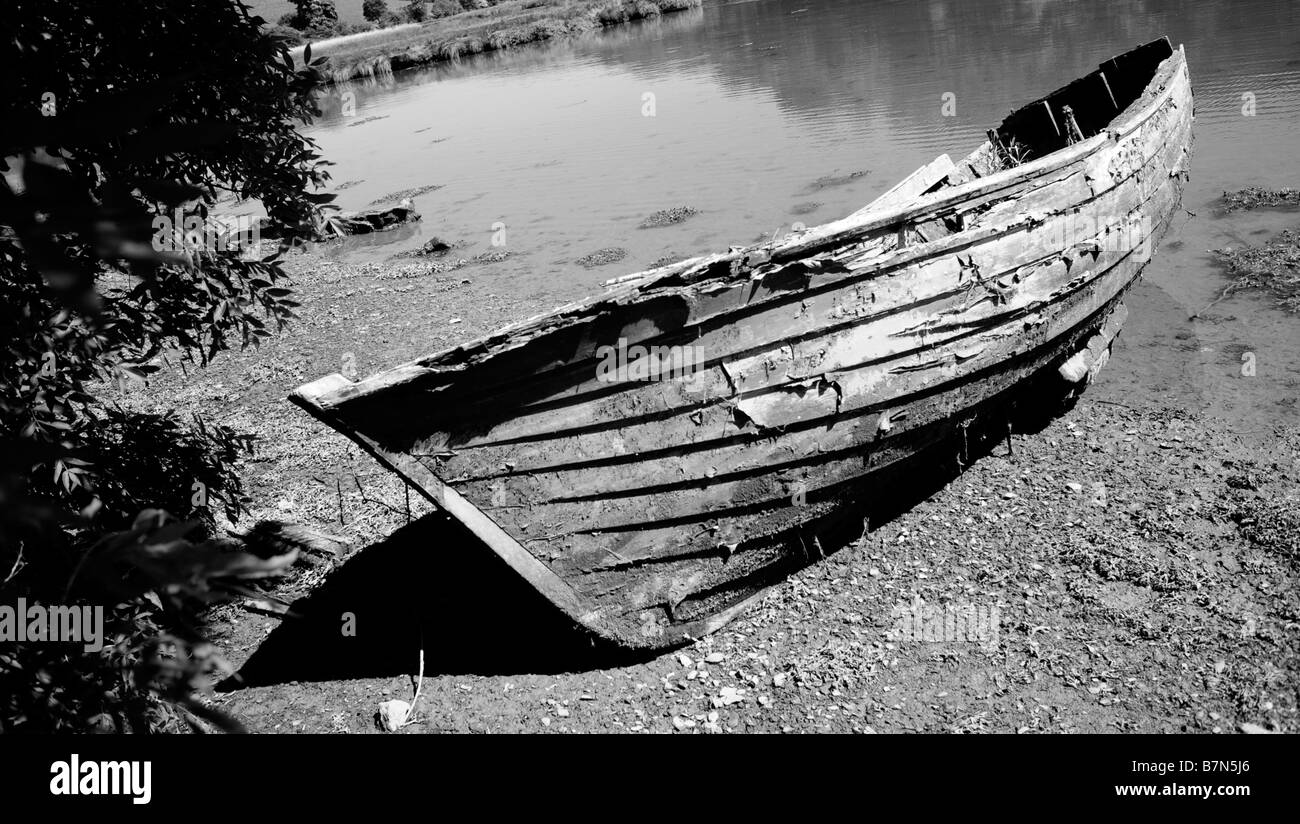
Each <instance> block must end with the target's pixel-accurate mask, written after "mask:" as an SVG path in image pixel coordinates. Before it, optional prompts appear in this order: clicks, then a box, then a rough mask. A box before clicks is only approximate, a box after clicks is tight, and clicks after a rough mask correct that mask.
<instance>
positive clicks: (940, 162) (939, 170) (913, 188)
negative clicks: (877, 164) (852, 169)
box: [849, 154, 957, 220]
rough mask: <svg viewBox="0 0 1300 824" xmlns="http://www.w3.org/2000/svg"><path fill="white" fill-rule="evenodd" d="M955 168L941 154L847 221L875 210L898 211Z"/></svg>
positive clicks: (850, 216) (950, 160) (950, 161)
mask: <svg viewBox="0 0 1300 824" xmlns="http://www.w3.org/2000/svg"><path fill="white" fill-rule="evenodd" d="M956 168H957V167H956V165H954V164H953V162H952V158H950V157H948V155H946V154H941V155H939V156H938V157H936V158H935V159H934V160H931V161H930V162H929V163H927V164H925V165H924V166H922V167H921V168H919V169H917V170H916V171H914V172H912V173H911V174H910V175H908V176H907V177H905V178H903V179H902V180H901V181H899V182H898V184H897V185H896V186H894V187H893V188H892V189H890V190H889V191H887V192H885V193H884V194H883V195H881V196H880V197H878V198H876V199H875V200H873V201H871V202H870V203H868V204H867V205H866V206H863V207H862V208H861V209H859V210H857V211H856V212H854V213H853V214H851V215H849V219H850V220H853V219H857V218H861V217H862V216H863V215H865V214H867V213H869V212H872V211H875V210H884V209H898V208H901V207H903V206H906V205H907V204H908V203H910V202H911V201H913V200H915V199H916V198H918V197H920V196H921V195H923V194H925V193H926V192H928V191H930V190H931V189H933V188H934V187H935V186H937V185H938V184H939V183H941V182H942V181H943V179H944V178H946V177H948V175H950V174H952V173H953V171H954V170H955V169H956Z"/></svg>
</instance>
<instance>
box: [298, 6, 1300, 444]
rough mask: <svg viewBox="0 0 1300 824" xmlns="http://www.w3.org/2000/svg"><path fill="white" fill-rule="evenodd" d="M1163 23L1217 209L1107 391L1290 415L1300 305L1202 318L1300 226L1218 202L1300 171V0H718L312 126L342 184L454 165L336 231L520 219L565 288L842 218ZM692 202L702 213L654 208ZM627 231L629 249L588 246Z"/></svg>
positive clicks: (518, 265) (442, 78) (1189, 217)
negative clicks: (391, 222) (404, 204)
mask: <svg viewBox="0 0 1300 824" xmlns="http://www.w3.org/2000/svg"><path fill="white" fill-rule="evenodd" d="M1160 35H1168V36H1169V38H1170V40H1171V41H1172V42H1173V43H1174V44H1175V45H1178V44H1180V43H1181V44H1184V45H1185V46H1186V49H1187V57H1188V62H1189V66H1190V69H1191V74H1192V82H1193V88H1194V93H1195V96H1196V105H1197V109H1196V125H1195V148H1194V160H1193V167H1192V179H1191V182H1190V184H1189V186H1188V188H1187V190H1186V193H1185V196H1184V201H1183V206H1184V208H1185V209H1186V210H1188V212H1190V213H1192V214H1185V215H1183V216H1182V217H1180V218H1178V219H1176V220H1175V221H1174V223H1173V225H1172V226H1171V228H1170V230H1169V232H1168V233H1167V234H1166V236H1165V238H1164V239H1163V242H1162V243H1161V246H1160V249H1159V251H1158V253H1157V256H1156V258H1155V261H1154V262H1153V263H1152V264H1151V266H1150V267H1148V269H1147V271H1146V274H1145V278H1144V280H1143V282H1142V283H1141V284H1140V285H1139V286H1138V287H1137V289H1136V292H1135V293H1134V294H1133V296H1132V297H1131V298H1130V299H1129V308H1130V316H1129V321H1128V324H1127V326H1126V328H1125V331H1124V334H1123V335H1122V337H1121V339H1120V342H1119V343H1117V344H1116V351H1115V357H1114V358H1113V359H1112V361H1111V365H1110V366H1109V367H1108V368H1107V371H1106V372H1105V373H1104V374H1105V377H1104V379H1103V380H1102V381H1101V383H1100V384H1099V385H1098V386H1097V387H1095V388H1094V390H1093V392H1096V393H1099V396H1100V397H1102V398H1105V399H1110V400H1112V401H1115V402H1122V403H1133V402H1134V399H1135V398H1141V399H1142V400H1143V401H1144V402H1147V403H1154V404H1162V405H1168V406H1174V407H1178V408H1188V409H1203V410H1207V411H1209V412H1211V413H1212V414H1214V415H1216V416H1220V417H1223V418H1226V419H1227V420H1228V421H1229V423H1230V425H1231V426H1234V427H1238V428H1239V429H1240V431H1241V433H1242V434H1243V436H1254V437H1267V433H1268V429H1269V427H1270V426H1271V425H1272V424H1274V423H1276V422H1278V421H1284V420H1286V421H1291V422H1294V421H1297V420H1300V405H1298V402H1297V397H1298V396H1300V319H1297V318H1295V317H1293V316H1286V315H1284V314H1283V313H1282V312H1281V311H1280V310H1278V309H1276V308H1274V307H1273V306H1272V304H1271V301H1270V300H1268V299H1267V298H1265V297H1263V296H1257V295H1240V296H1237V297H1233V298H1231V299H1230V300H1227V301H1224V302H1222V303H1220V304H1218V305H1217V306H1215V307H1214V309H1212V310H1211V311H1210V312H1209V313H1208V315H1207V316H1206V317H1205V318H1201V319H1197V320H1195V321H1192V320H1189V316H1190V315H1191V314H1192V313H1194V312H1195V311H1196V310H1198V309H1201V308H1202V307H1204V306H1205V305H1206V304H1208V303H1209V302H1210V301H1212V300H1213V299H1214V298H1215V296H1216V295H1217V294H1218V292H1219V290H1220V289H1221V288H1222V287H1223V284H1224V282H1225V280H1224V277H1223V274H1222V272H1221V271H1220V269H1219V267H1218V266H1217V265H1216V264H1215V259H1214V256H1213V255H1212V254H1211V253H1210V252H1209V251H1208V250H1210V249H1214V248H1222V247H1224V246H1241V245H1243V244H1246V243H1249V244H1259V243H1262V242H1263V241H1264V240H1266V239H1267V238H1269V237H1272V236H1273V235H1274V234H1276V233H1277V232H1278V231H1279V230H1281V229H1282V228H1286V227H1295V226H1297V225H1300V216H1298V215H1297V214H1296V213H1295V212H1277V211H1273V212H1252V213H1245V214H1241V213H1238V214H1235V215H1231V216H1226V217H1225V216H1222V215H1219V214H1217V204H1216V201H1217V199H1218V198H1219V196H1220V195H1221V194H1222V192H1223V191H1224V190H1228V189H1238V188H1242V187H1245V186H1249V185H1259V186H1265V187H1272V188H1277V187H1282V186H1298V185H1300V163H1297V162H1296V161H1295V157H1296V155H1297V149H1300V4H1298V3H1296V2H1295V0H1234V2H1226V1H1225V2H1190V1H1189V0H1145V2H1143V1H1142V0H1138V2H1125V3H1102V2H1092V1H1091V0H1011V1H1010V2H1008V0H900V1H899V2H886V1H884V0H879V1H875V2H873V1H870V0H747V1H746V0H742V1H741V2H706V5H705V7H704V8H703V9H698V10H694V11H690V12H683V13H678V14H674V15H669V16H667V17H664V18H662V19H660V20H656V21H649V22H645V23H640V24H633V25H629V26H623V27H618V28H616V29H612V30H607V31H603V32H597V33H593V34H591V35H588V36H585V37H582V38H578V39H573V40H566V41H563V42H559V43H554V44H551V45H546V46H539V47H534V48H528V49H524V50H520V51H515V52H507V53H500V54H489V55H481V56H478V57H475V58H472V59H465V60H462V61H459V62H457V63H455V64H451V65H445V66H439V67H436V68H431V69H428V70H422V71H414V72H406V73H402V74H399V75H397V76H394V77H388V78H383V79H381V80H376V81H371V82H368V83H355V84H350V85H348V86H344V87H335V88H333V89H331V91H330V93H329V95H328V96H327V98H326V99H325V100H324V101H323V108H324V109H325V112H326V114H325V116H324V117H323V118H322V119H321V120H319V121H318V122H317V123H316V124H315V125H314V126H313V127H312V128H311V129H310V134H311V136H312V137H314V138H315V139H316V140H317V141H318V142H319V143H320V145H321V147H322V150H323V152H324V154H325V156H326V157H327V158H328V159H330V160H332V161H333V162H334V163H335V164H336V166H335V168H334V170H333V172H334V183H335V184H336V186H337V191H338V195H339V197H338V203H339V204H340V205H341V206H342V207H343V208H345V209H358V208H364V207H366V206H368V205H370V204H371V203H372V202H374V201H381V202H382V201H383V199H384V198H385V197H386V196H388V195H390V194H391V193H394V192H399V191H402V190H411V189H418V188H420V187H426V186H435V185H436V186H438V187H440V188H438V189H436V190H433V191H430V192H427V193H425V194H421V195H418V196H416V197H415V205H416V207H417V208H418V209H419V210H420V211H421V212H422V213H423V216H424V220H423V222H422V223H420V224H418V225H417V226H416V227H413V228H407V229H402V230H398V231H394V232H388V233H384V234H382V235H376V236H372V237H369V238H364V239H357V240H351V241H348V242H346V243H344V244H342V245H341V246H335V247H334V248H333V250H332V251H331V254H338V255H341V256H343V257H344V258H347V259H351V260H370V259H374V260H383V259H387V258H389V257H390V256H391V255H393V254H395V253H397V252H401V251H403V250H407V249H411V248H414V247H418V246H419V245H420V244H422V243H423V242H425V241H426V240H428V239H429V238H430V237H432V236H435V235H436V236H439V237H441V238H444V239H447V240H452V241H463V242H464V243H465V244H466V245H465V246H464V247H463V248H462V249H460V250H458V255H459V256H462V257H472V256H473V255H474V254H477V253H478V252H482V251H488V250H491V249H492V248H493V246H492V239H493V235H494V231H495V233H496V236H497V239H498V240H501V239H504V241H505V247H504V248H506V249H508V250H509V251H510V252H511V257H510V258H509V259H508V260H506V261H504V262H501V263H496V264H491V265H488V266H481V267H475V268H474V270H473V276H474V278H475V282H476V284H477V283H481V282H486V283H487V287H486V288H489V289H492V290H495V291H496V292H505V291H511V292H512V293H514V294H519V295H524V296H527V297H528V298H529V299H535V300H536V302H537V303H538V304H539V305H540V304H546V305H554V304H559V303H562V302H565V301H567V300H571V299H574V298H577V297H581V296H583V295H585V294H588V293H590V292H592V291H594V290H597V289H599V285H600V283H601V282H602V281H604V280H605V279H607V278H610V277H614V276H618V275H621V274H625V273H628V272H632V271H637V270H639V269H643V268H646V267H647V266H648V265H649V264H650V263H651V262H652V261H655V260H656V259H659V258H661V257H665V256H668V257H673V258H677V257H685V256H689V255H695V254H701V253H706V252H711V251H719V250H725V249H726V248H727V247H728V246H730V245H741V244H748V243H750V242H753V241H755V240H756V239H758V237H759V236H760V235H768V236H770V235H771V234H772V233H773V232H777V231H781V232H783V233H784V232H785V231H788V230H789V227H790V226H791V224H792V223H794V222H796V221H800V222H804V223H807V224H808V225H814V224H817V223H822V222H825V221H828V220H832V219H835V218H838V217H842V216H843V215H845V214H847V213H848V212H851V211H853V210H855V209H857V208H859V207H861V206H862V205H864V204H865V203H866V202H868V201H869V200H871V199H872V198H873V197H875V196H876V195H878V194H880V193H882V192H884V191H885V190H886V189H888V188H889V187H890V186H892V185H893V184H894V183H895V182H896V181H897V180H898V179H899V178H901V177H902V176H904V175H905V174H907V173H908V172H910V171H912V170H913V169H914V168H916V167H917V166H919V165H921V164H923V163H925V162H927V161H929V160H931V159H933V158H934V157H935V156H936V155H938V154H940V153H943V152H947V153H948V154H950V155H951V156H952V157H953V159H958V158H960V157H961V156H963V155H965V154H966V153H967V152H968V151H969V150H970V149H972V148H974V147H975V146H976V145H977V144H978V143H979V142H980V141H981V140H982V139H983V134H984V131H985V130H986V129H987V128H989V127H990V126H993V125H996V124H997V123H998V122H999V121H1000V120H1001V119H1002V117H1003V116H1004V115H1005V114H1006V113H1007V112H1008V111H1009V110H1011V109H1013V108H1015V107H1016V106H1018V105H1020V104H1023V103H1025V102H1027V101H1029V100H1032V99H1035V98H1037V97H1039V96H1041V95H1042V94H1044V93H1046V92H1048V91H1051V90H1052V89H1054V88H1056V87H1058V86H1060V85H1063V84H1064V83H1066V82H1068V81H1070V80H1072V79H1074V78H1075V77H1077V76H1079V75H1082V74H1084V73H1086V72H1088V71H1090V70H1091V69H1093V68H1095V67H1096V65H1097V64H1098V63H1099V62H1101V61H1102V60H1105V59H1107V58H1109V57H1111V56H1112V55H1114V54H1116V53H1118V52H1121V51H1124V50H1126V49H1127V48H1129V47H1131V46H1133V45H1136V44H1138V43H1141V42H1145V41H1147V40H1150V39H1154V38H1155V37H1158V36H1160ZM945 101H948V102H950V103H951V104H953V106H952V107H950V111H949V113H948V114H949V115H950V116H946V114H945V106H944V104H945ZM1252 102H1253V112H1254V113H1253V114H1250V113H1249V112H1250V111H1251V107H1250V106H1249V105H1248V104H1249V103H1252ZM954 107H955V111H952V109H953V108H954ZM675 206H688V207H691V208H693V209H697V210H699V214H697V215H695V216H694V217H692V218H690V219H688V220H686V221H685V222H683V223H680V224H677V225H673V226H668V227H661V228H639V225H640V224H641V223H642V221H643V220H644V219H645V218H646V217H648V216H649V215H650V214H651V213H653V212H655V211H657V210H661V209H667V208H670V207H675ZM1193 214H1194V216H1193ZM494 227H495V229H494ZM503 228H504V231H502V229H503ZM609 247H619V248H623V249H626V250H627V251H628V255H627V257H626V258H625V259H624V260H622V261H621V262H619V263H617V264H613V265H607V266H600V267H595V268H590V269H589V268H584V267H583V266H580V265H578V264H577V263H576V261H577V259H578V258H580V257H582V256H583V255H585V254H588V253H590V252H593V251H595V250H598V249H602V248H609ZM466 271H468V270H466ZM509 320H517V318H502V322H503V323H504V322H507V321H509ZM1243 357H1244V358H1247V359H1248V360H1249V361H1251V362H1252V363H1253V365H1254V369H1255V374H1254V375H1253V376H1245V375H1243V374H1242V366H1243V360H1242V359H1243ZM1126 399H1127V400H1126Z"/></svg>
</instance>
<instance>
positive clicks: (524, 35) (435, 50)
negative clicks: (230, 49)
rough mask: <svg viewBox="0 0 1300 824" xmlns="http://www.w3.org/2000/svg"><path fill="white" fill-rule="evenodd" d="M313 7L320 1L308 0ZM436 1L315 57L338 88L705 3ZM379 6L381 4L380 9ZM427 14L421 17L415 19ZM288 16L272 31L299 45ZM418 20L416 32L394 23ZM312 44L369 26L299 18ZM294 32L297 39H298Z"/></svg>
mask: <svg viewBox="0 0 1300 824" xmlns="http://www.w3.org/2000/svg"><path fill="white" fill-rule="evenodd" d="M307 2H316V3H317V5H319V2H318V0H307ZM487 3H488V0H459V3H458V2H457V0H438V2H434V3H426V4H421V3H415V4H395V7H400V8H403V9H410V8H424V9H425V11H423V12H415V13H413V14H412V13H410V12H409V11H408V13H407V14H406V16H397V15H394V14H393V13H392V12H385V14H386V15H387V16H382V17H380V18H378V19H377V21H376V22H377V23H378V24H380V25H391V26H393V27H392V28H391V30H386V29H382V28H381V29H379V30H378V31H377V32H376V33H375V34H373V35H372V36H368V37H363V38H356V39H351V40H343V41H341V42H334V43H317V44H313V45H312V54H313V56H324V57H327V58H329V62H328V66H327V68H326V75H327V76H328V77H329V78H330V80H332V81H333V82H335V83H342V82H346V81H348V80H353V79H355V78H358V77H373V76H377V75H385V74H391V73H392V72H394V71H397V70H400V69H405V68H410V67H412V66H420V65H424V64H427V63H435V62H439V61H443V60H455V59H456V58H459V57H463V56H465V55H471V54H478V53H481V52H487V51H495V50H499V49H508V48H513V47H516V46H521V45H524V44H527V43H535V42H540V41H543V40H549V39H551V38H555V37H564V36H568V35H574V34H581V33H583V32H587V31H592V30H594V29H599V28H602V27H604V26H610V25H615V24H617V23H626V22H629V21H632V20H641V19H645V18H650V17H656V16H658V15H660V14H664V13H666V12H673V11H682V10H685V9H690V8H697V7H699V6H700V4H701V3H702V0H501V1H500V2H497V3H494V4H492V5H488V4H487ZM376 9H377V7H376ZM420 14H423V15H425V16H423V17H420V16H418V15H420ZM290 17H292V15H290V16H286V18H285V19H283V20H281V21H280V23H281V25H278V26H276V27H275V31H276V32H277V33H279V34H283V35H286V36H288V37H289V39H290V40H295V39H297V40H300V39H302V38H301V33H300V32H298V30H297V29H295V28H288V27H287V25H288V24H289V23H291V22H292V21H291V20H290V19H289V18H290ZM412 21H415V22H419V23H420V25H419V26H418V27H411V26H409V25H403V26H397V25H396V24H398V23H403V22H412ZM297 25H303V26H306V27H307V28H306V36H307V38H308V39H312V38H322V37H333V36H336V35H340V34H344V35H345V34H352V33H357V32H362V31H367V30H368V29H366V27H364V26H361V27H358V26H348V25H347V24H338V23H337V21H336V20H334V21H333V22H331V19H328V18H327V19H326V20H325V21H324V22H323V23H319V22H317V18H299V22H298V24H297ZM295 34H298V35H299V36H298V37H296V38H295Z"/></svg>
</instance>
